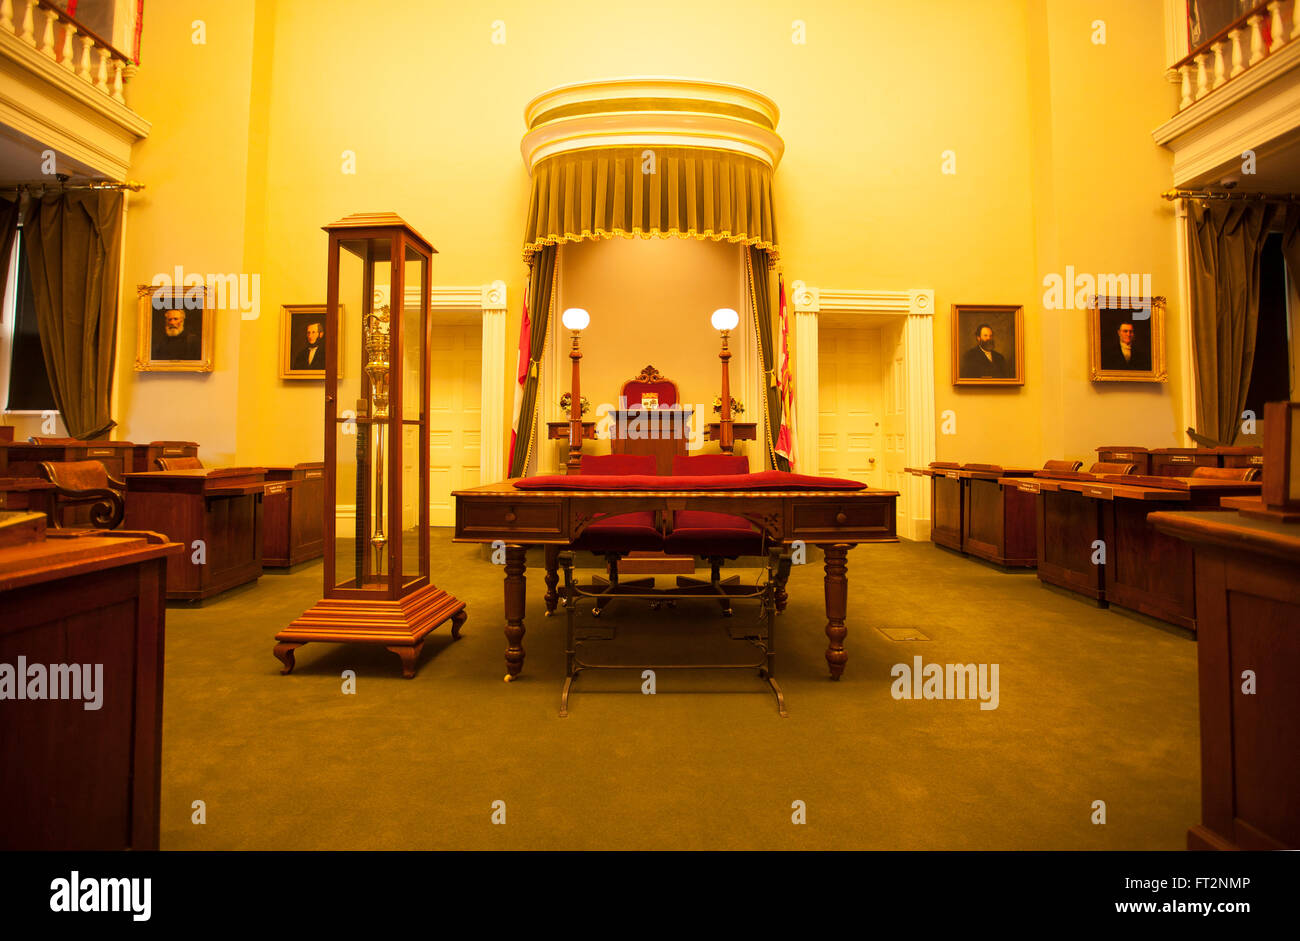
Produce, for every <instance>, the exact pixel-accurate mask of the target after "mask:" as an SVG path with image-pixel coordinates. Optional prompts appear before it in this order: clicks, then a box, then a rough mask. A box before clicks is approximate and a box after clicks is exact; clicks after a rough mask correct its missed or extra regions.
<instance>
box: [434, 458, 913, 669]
mask: <svg viewBox="0 0 1300 941" xmlns="http://www.w3.org/2000/svg"><path fill="white" fill-rule="evenodd" d="M452 496H454V497H455V498H456V532H455V536H454V538H453V541H454V542H480V543H491V542H494V541H496V540H498V539H499V540H501V541H503V542H504V543H505V552H506V564H505V620H506V627H505V633H506V645H507V646H506V671H507V676H509V677H515V676H517V675H518V674H519V672H520V670H522V669H523V665H524V649H523V637H524V609H525V602H526V593H525V587H526V580H525V577H524V571H525V568H526V563H525V555H524V553H525V549H526V548H527V547H528V546H529V545H554V546H568V545H570V544H571V543H572V542H573V540H575V539H577V538H578V536H579V535H581V534H582V532H583V530H584V529H586V527H587V525H588V524H589V523H591V522H592V521H593V519H594V518H595V517H596V516H597V515H600V514H617V513H631V512H635V511H637V510H651V511H654V512H655V513H656V514H658V517H659V519H660V520H661V525H663V526H670V525H671V520H672V518H673V513H674V512H676V511H678V510H706V511H710V512H714V513H730V514H733V515H735V516H743V517H745V518H746V519H748V520H750V521H751V522H752V523H754V524H755V525H757V526H758V527H759V529H760V530H761V531H762V533H763V534H764V536H765V537H766V538H767V541H768V542H769V543H772V544H777V543H780V544H784V545H789V544H790V543H791V542H793V541H794V540H796V539H802V540H803V541H805V542H808V543H812V544H814V545H817V546H820V547H821V548H822V550H823V552H824V553H825V554H826V569H825V571H826V575H825V579H824V586H825V595H826V636H827V637H828V638H829V641H830V643H829V646H828V647H827V649H826V663H827V664H828V666H829V668H830V674H831V678H832V679H839V678H840V676H841V674H843V672H844V664H845V663H846V662H847V661H848V654H847V653H846V652H845V650H844V638H845V636H846V635H847V633H848V630H847V628H846V627H845V624H844V620H845V617H846V615H847V609H848V586H849V583H848V576H847V567H848V564H847V559H846V556H847V555H848V551H849V550H850V549H852V548H853V547H854V546H855V545H857V544H858V543H864V542H897V541H898V537H897V535H896V533H895V523H896V516H895V501H896V500H897V498H898V493H897V492H896V491H893V490H857V491H829V490H806V491H781V490H770V491H757V490H746V491H735V490H732V491H728V490H707V491H705V490H638V491H633V490H519V489H516V488H515V487H514V485H513V481H510V480H506V481H501V482H500V483H495V484H486V485H484V486H482V487H475V488H473V489H471V490H461V491H457V492H456V493H454V494H452Z"/></svg>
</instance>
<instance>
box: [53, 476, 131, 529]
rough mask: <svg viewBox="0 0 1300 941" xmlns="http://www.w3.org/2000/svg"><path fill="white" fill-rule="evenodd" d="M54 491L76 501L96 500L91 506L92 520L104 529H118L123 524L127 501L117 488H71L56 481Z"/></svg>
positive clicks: (56, 524) (88, 501) (56, 523)
mask: <svg viewBox="0 0 1300 941" xmlns="http://www.w3.org/2000/svg"><path fill="white" fill-rule="evenodd" d="M110 479H111V478H110ZM54 492H55V493H56V494H58V495H59V496H61V497H67V498H68V499H69V500H72V501H74V502H76V503H90V502H91V501H94V505H93V506H91V508H90V521H91V522H92V523H94V524H95V525H96V526H98V527H100V528H102V529H116V528H117V527H118V526H120V525H121V524H122V518H123V517H124V516H125V515H126V502H125V501H124V500H123V499H122V495H121V494H120V493H118V492H117V491H116V490H109V489H107V488H101V487H92V488H90V489H88V490H71V489H69V488H67V487H63V486H60V485H59V484H57V483H56V484H55V485H54ZM54 523H55V526H56V528H57V527H58V526H59V523H58V521H57V520H55V521H54Z"/></svg>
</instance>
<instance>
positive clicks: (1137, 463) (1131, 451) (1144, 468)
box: [1097, 444, 1191, 475]
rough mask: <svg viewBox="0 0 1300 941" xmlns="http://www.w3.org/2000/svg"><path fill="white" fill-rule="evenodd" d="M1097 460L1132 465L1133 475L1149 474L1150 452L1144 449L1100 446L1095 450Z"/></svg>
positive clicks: (1124, 446) (1126, 446) (1131, 446)
mask: <svg viewBox="0 0 1300 941" xmlns="http://www.w3.org/2000/svg"><path fill="white" fill-rule="evenodd" d="M1097 460H1098V461H1102V462H1104V463H1107V464H1132V465H1133V473H1135V474H1142V475H1145V474H1149V473H1151V452H1150V451H1148V450H1147V449H1146V448H1139V447H1136V446H1133V445H1126V444H1125V445H1102V446H1101V447H1099V448H1098V449H1097ZM1188 473H1191V471H1188Z"/></svg>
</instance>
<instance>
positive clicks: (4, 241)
mask: <svg viewBox="0 0 1300 941" xmlns="http://www.w3.org/2000/svg"><path fill="white" fill-rule="evenodd" d="M18 213H19V202H18V200H17V199H8V198H6V197H4V196H0V295H3V294H4V286H5V285H6V284H8V283H9V255H10V253H12V252H13V250H14V236H16V235H17V234H18Z"/></svg>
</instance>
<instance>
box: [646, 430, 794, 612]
mask: <svg viewBox="0 0 1300 941" xmlns="http://www.w3.org/2000/svg"><path fill="white" fill-rule="evenodd" d="M748 473H749V458H747V457H745V456H744V455H743V454H701V455H696V456H681V455H678V456H676V457H674V458H673V476H675V477H726V476H731V475H736V474H748ZM664 551H665V552H667V553H668V554H669V555H691V556H698V557H700V558H704V559H708V560H709V576H710V577H709V581H708V582H705V581H703V580H701V579H698V578H691V577H689V576H681V577H679V578H678V579H677V584H678V586H679V587H682V588H695V589H699V588H705V587H707V588H709V589H710V594H715V595H725V592H726V589H725V586H727V585H738V584H739V583H740V577H739V576H736V575H732V576H730V577H728V578H725V579H724V578H722V562H723V560H724V559H736V558H739V557H740V556H745V555H762V554H763V551H764V549H763V536H762V534H761V533H760V532H759V531H758V530H757V529H756V528H755V527H754V525H753V524H752V523H751V522H749V520H747V519H745V518H744V517H743V516H733V515H732V514H730V513H711V512H705V511H703V510H678V511H677V513H675V514H674V515H673V529H672V532H671V533H669V534H668V537H667V538H666V539H665V540H664ZM718 603H719V604H720V605H721V606H722V612H723V614H726V615H728V616H730V615H731V601H730V599H728V598H726V597H720V598H719V599H718ZM782 607H784V605H782Z"/></svg>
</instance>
